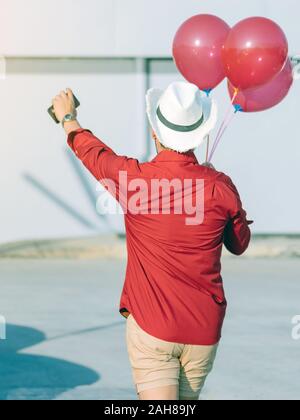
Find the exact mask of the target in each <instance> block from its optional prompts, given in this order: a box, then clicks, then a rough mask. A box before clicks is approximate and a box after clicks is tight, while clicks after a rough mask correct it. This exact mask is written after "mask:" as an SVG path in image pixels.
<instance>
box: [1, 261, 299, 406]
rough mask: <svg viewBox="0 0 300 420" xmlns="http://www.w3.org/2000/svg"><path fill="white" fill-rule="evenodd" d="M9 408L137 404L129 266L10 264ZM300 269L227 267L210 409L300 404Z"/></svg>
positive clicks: (4, 376) (4, 310)
mask: <svg viewBox="0 0 300 420" xmlns="http://www.w3.org/2000/svg"><path fill="white" fill-rule="evenodd" d="M0 264H1V277H0V287H1V291H2V292H1V294H0V308H1V310H0V313H1V314H2V315H4V316H5V317H6V319H7V323H8V329H7V340H6V341H0V353H1V355H0V370H1V381H0V398H1V399H55V398H56V399H135V398H136V396H135V392H134V387H133V384H132V380H131V372H130V368H129V363H128V359H127V352H126V347H125V335H124V333H125V321H123V319H122V318H121V317H120V316H119V314H118V303H119V296H120V293H121V288H122V282H123V279H124V274H125V261H123V260H115V259H104V260H101V261H97V260H91V261H76V260H74V261H73V260H44V261H42V260H18V259H17V260H2V261H1V262H0ZM299 272H300V259H296V258H295V259H286V258H283V259H256V260H249V259H235V258H234V259H227V258H225V259H224V280H225V283H226V288H227V297H228V300H229V311H228V317H227V321H226V324H225V328H224V334H223V341H222V343H221V346H220V351H219V355H218V360H217V363H216V366H215V370H214V372H213V373H212V375H211V376H210V378H209V381H208V382H207V386H206V388H205V391H204V393H203V398H204V399H220V398H221V399H298V398H299V395H300V383H299V369H298V366H299V352H300V341H294V340H293V339H292V335H291V334H292V322H291V320H292V318H293V317H294V316H295V315H296V314H299V313H300V304H299V296H300V282H299Z"/></svg>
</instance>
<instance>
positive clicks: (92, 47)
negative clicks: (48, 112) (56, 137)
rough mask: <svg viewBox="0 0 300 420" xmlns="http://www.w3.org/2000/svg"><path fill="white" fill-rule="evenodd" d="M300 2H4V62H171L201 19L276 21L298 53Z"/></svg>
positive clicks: (0, 33) (0, 31)
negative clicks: (194, 20)
mask: <svg viewBox="0 0 300 420" xmlns="http://www.w3.org/2000/svg"><path fill="white" fill-rule="evenodd" d="M299 7H300V5H299V1H298V0H286V1H285V2H282V1H279V0H252V1H244V0H226V1H220V0H201V1H195V0H184V1H183V0H151V1H149V0H42V1H41V0H26V1H24V0H0V10H1V13H0V51H1V53H2V54H4V55H6V56H22V57H23V56H30V57H32V56H35V57H36V56H37V57H41V56H55V57H57V56H78V57H89V56H97V57H98V56H105V57H108V56H109V57H120V56H131V57H136V56H146V57H149V56H155V57H157V56H169V55H170V54H171V42H172V38H173V35H174V33H175V31H176V29H177V28H178V27H179V25H180V24H181V23H182V22H183V21H184V20H185V19H186V18H188V17H190V16H191V15H193V14H197V13H213V14H218V15H220V16H221V17H222V18H223V19H225V20H227V21H228V23H230V24H232V25H233V24H234V23H236V22H237V21H238V20H240V19H242V18H245V17H247V16H251V15H264V16H269V17H271V18H274V19H275V20H277V21H278V22H279V23H280V24H281V25H282V26H283V27H284V29H285V30H286V32H287V35H288V37H289V39H290V45H291V49H292V50H294V49H295V50H297V49H298V50H299V48H300V46H299V44H298V40H299Z"/></svg>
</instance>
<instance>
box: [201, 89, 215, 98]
mask: <svg viewBox="0 0 300 420" xmlns="http://www.w3.org/2000/svg"><path fill="white" fill-rule="evenodd" d="M212 91H213V90H212V89H204V90H203V92H204V93H206V95H207V97H209V95H210V94H211V92H212Z"/></svg>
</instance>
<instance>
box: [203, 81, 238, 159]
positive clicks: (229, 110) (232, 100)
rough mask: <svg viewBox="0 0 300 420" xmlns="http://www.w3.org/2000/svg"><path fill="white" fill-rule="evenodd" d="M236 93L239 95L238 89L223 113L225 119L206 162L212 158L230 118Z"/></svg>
mask: <svg viewBox="0 0 300 420" xmlns="http://www.w3.org/2000/svg"><path fill="white" fill-rule="evenodd" d="M238 93H239V89H238V88H235V90H234V95H233V97H232V99H231V103H230V105H229V107H228V109H227V111H226V113H225V118H224V120H223V122H222V124H221V126H220V128H219V131H218V133H217V136H216V139H215V142H214V144H213V147H212V151H211V154H210V157H209V160H208V162H211V159H212V156H213V154H214V152H215V150H216V147H217V145H218V143H219V137H220V135H221V133H222V132H223V130H224V128H225V126H226V122H227V120H228V118H230V117H231V110H232V106H233V104H234V101H235V100H236V97H237V95H238ZM226 128H227V127H226Z"/></svg>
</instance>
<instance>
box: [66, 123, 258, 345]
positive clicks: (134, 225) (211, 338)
mask: <svg viewBox="0 0 300 420" xmlns="http://www.w3.org/2000/svg"><path fill="white" fill-rule="evenodd" d="M68 143H69V145H70V147H71V148H72V149H73V151H74V152H75V153H76V155H77V156H78V158H79V159H80V160H81V161H82V162H83V164H84V165H85V166H86V168H87V169H88V170H89V171H90V172H91V173H92V174H93V175H94V176H95V178H96V179H97V180H100V181H101V180H103V179H109V180H113V181H114V183H115V184H116V191H115V192H113V190H111V193H112V194H114V195H115V197H116V198H117V200H119V202H120V203H121V205H122V207H123V209H124V210H126V211H125V213H126V214H125V224H126V233H127V250H128V265H127V273H126V279H125V284H124V289H123V293H122V297H121V303H120V312H121V313H122V312H126V311H127V312H130V313H132V315H133V316H134V318H135V320H136V321H137V323H138V324H139V326H140V327H141V328H142V329H143V330H144V331H145V332H147V333H148V334H150V335H152V336H154V337H157V338H159V339H162V340H165V341H170V342H176V343H182V344H194V345H214V344H216V343H217V342H219V340H220V338H221V330H222V325H223V321H224V317H225V313H226V307H227V302H226V299H225V294H224V289H223V281H222V277H221V254H222V248H223V244H225V246H226V247H227V248H228V250H229V251H231V252H232V253H234V254H236V255H240V254H242V253H243V252H244V251H245V250H246V249H247V247H248V245H249V241H250V236H251V234H250V230H249V227H248V224H249V222H247V220H246V212H245V211H244V210H243V208H242V204H241V200H240V197H239V194H238V192H237V190H236V188H235V186H234V185H233V183H232V181H231V179H230V178H229V177H227V176H226V175H225V174H223V173H220V172H217V171H215V170H213V169H209V168H206V167H204V166H201V165H199V163H198V162H197V159H196V157H195V155H194V154H193V153H189V154H179V153H176V152H173V151H163V152H161V153H160V154H158V155H157V157H156V158H155V159H154V160H152V161H151V162H148V163H139V162H138V161H137V160H135V159H129V158H127V157H123V156H118V155H117V154H115V153H114V152H113V151H112V150H111V149H110V148H109V147H108V146H106V145H105V144H104V143H103V142H102V141H101V140H99V139H97V138H96V137H95V136H94V135H93V134H92V133H91V132H90V131H87V130H77V131H75V132H73V133H71V134H70V135H69V138H68ZM120 172H122V173H123V175H124V173H126V174H127V184H126V185H121V184H122V181H120ZM136 179H138V180H142V181H143V183H144V187H143V188H144V190H145V191H146V187H149V188H148V191H152V190H151V188H152V186H151V185H150V184H151V182H153V180H156V181H160V180H162V179H164V180H168V181H172V180H174V179H176V180H180V181H182V184H183V183H184V182H185V180H191V182H192V183H193V184H190V185H191V188H189V193H190V195H191V197H192V199H193V200H194V202H195V203H197V196H196V194H197V191H199V188H198V187H197V184H196V182H197V180H201V181H202V182H203V181H204V189H203V187H202V194H203V195H202V197H203V200H204V214H203V220H201V223H198V224H189V223H187V217H191V214H190V213H189V212H188V213H187V212H181V214H179V212H178V214H177V213H176V212H175V211H174V208H175V202H177V201H178V200H177V199H175V196H176V192H175V191H176V189H174V190H171V195H170V203H171V205H170V209H171V212H169V214H167V212H166V214H162V213H163V209H164V204H162V197H161V195H163V194H164V193H163V192H162V191H161V195H160V196H159V197H157V200H159V201H158V202H159V214H157V213H158V212H156V213H155V212H149V211H148V212H147V211H145V210H147V209H148V210H149V208H150V207H149V206H150V204H149V201H147V200H148V199H146V198H144V197H146V196H143V195H139V198H136V200H135V196H136V193H137V191H138V188H136V190H135V192H134V191H133V190H131V189H130V191H129V187H128V185H129V182H131V181H133V182H134V181H135V180H136ZM133 185H134V184H133ZM200 185H201V183H200ZM202 185H203V184H202ZM121 189H122V191H121ZM141 189H142V187H140V190H141ZM125 193H126V194H127V195H128V197H129V200H130V199H133V202H135V201H136V203H137V205H140V208H141V209H142V211H140V212H139V213H138V212H136V211H132V209H131V208H130V209H128V208H129V207H130V206H129V205H128V201H126V202H125V199H124V195H125ZM177 197H178V195H177ZM181 198H182V197H181ZM160 199H161V200H160ZM201 205H202V204H201ZM197 206H198V204H197ZM195 208H196V207H195ZM151 209H152V207H151ZM156 210H157V209H156ZM172 210H173V211H172Z"/></svg>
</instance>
